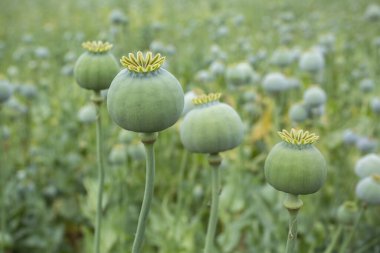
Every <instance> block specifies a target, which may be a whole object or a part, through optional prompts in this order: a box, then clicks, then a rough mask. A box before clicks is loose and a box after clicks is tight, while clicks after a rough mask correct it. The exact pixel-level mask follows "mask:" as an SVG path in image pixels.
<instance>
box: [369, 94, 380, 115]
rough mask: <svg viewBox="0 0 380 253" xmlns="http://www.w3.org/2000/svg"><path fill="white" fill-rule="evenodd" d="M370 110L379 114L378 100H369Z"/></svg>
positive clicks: (376, 98) (379, 99)
mask: <svg viewBox="0 0 380 253" xmlns="http://www.w3.org/2000/svg"><path fill="white" fill-rule="evenodd" d="M371 109H372V111H373V112H374V113H376V114H380V98H378V97H375V98H373V99H372V100H371Z"/></svg>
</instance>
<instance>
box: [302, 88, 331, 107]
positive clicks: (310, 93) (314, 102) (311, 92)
mask: <svg viewBox="0 0 380 253" xmlns="http://www.w3.org/2000/svg"><path fill="white" fill-rule="evenodd" d="M326 99H327V98H326V93H325V91H324V90H322V89H321V88H319V87H318V86H313V87H310V88H309V89H307V90H306V91H305V93H304V94H303V100H304V103H305V105H306V106H307V107H309V108H312V107H318V106H320V105H323V104H325V103H326Z"/></svg>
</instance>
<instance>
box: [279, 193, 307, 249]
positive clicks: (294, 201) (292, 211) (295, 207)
mask: <svg viewBox="0 0 380 253" xmlns="http://www.w3.org/2000/svg"><path fill="white" fill-rule="evenodd" d="M302 205H303V203H302V201H301V200H300V199H299V197H298V195H293V194H290V193H289V194H287V196H286V199H285V201H284V206H285V208H286V209H288V211H289V233H288V241H287V242H286V251H285V252H286V253H296V252H297V249H296V243H297V223H298V222H297V216H298V211H299V210H300V209H301V207H302Z"/></svg>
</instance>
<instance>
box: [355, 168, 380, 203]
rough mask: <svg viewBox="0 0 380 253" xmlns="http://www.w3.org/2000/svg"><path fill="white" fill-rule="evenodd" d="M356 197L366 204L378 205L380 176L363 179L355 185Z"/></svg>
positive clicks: (375, 175)
mask: <svg viewBox="0 0 380 253" xmlns="http://www.w3.org/2000/svg"><path fill="white" fill-rule="evenodd" d="M356 196H357V197H358V198H359V199H360V200H362V201H364V202H365V203H367V204H371V205H379V204H380V174H374V175H372V176H369V177H366V178H363V179H362V180H360V181H359V183H358V184H357V185H356Z"/></svg>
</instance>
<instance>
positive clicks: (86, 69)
mask: <svg viewBox="0 0 380 253" xmlns="http://www.w3.org/2000/svg"><path fill="white" fill-rule="evenodd" d="M83 47H84V48H85V49H87V50H88V51H87V52H85V53H83V54H82V55H81V56H80V57H79V59H78V60H77V62H76V63H75V66H74V77H75V80H76V82H77V83H78V84H79V86H81V87H82V88H84V89H89V90H95V91H100V90H104V89H108V88H109V86H110V84H111V82H112V79H113V78H114V77H115V76H116V74H117V73H118V71H119V69H120V68H119V65H118V63H117V61H116V59H115V57H114V56H113V55H112V54H111V53H110V52H109V50H110V49H111V48H112V45H111V44H109V43H102V42H95V41H93V42H85V43H83Z"/></svg>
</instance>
